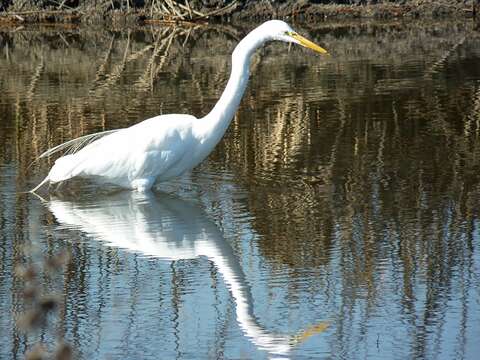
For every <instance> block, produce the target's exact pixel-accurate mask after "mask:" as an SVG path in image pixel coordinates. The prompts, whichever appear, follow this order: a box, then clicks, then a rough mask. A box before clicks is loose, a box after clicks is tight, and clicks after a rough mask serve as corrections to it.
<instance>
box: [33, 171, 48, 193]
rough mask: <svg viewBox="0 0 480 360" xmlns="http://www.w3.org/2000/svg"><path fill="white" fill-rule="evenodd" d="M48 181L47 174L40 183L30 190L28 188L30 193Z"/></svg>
mask: <svg viewBox="0 0 480 360" xmlns="http://www.w3.org/2000/svg"><path fill="white" fill-rule="evenodd" d="M48 181H50V178H49V175H47V176H46V177H45V179H43V180H42V182H41V183H40V184H38V185H37V186H35V187H34V188H33V189H32V190H30V192H31V193H35V192H36V191H37V190H38V189H40V188H41V187H42V186H43V185H44V184H46V183H47V182H48Z"/></svg>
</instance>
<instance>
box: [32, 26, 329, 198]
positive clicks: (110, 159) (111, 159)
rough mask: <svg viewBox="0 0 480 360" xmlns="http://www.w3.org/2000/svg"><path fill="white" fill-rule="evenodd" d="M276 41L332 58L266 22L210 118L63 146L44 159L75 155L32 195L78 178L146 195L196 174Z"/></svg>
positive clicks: (236, 62) (238, 56) (172, 120)
mask: <svg viewBox="0 0 480 360" xmlns="http://www.w3.org/2000/svg"><path fill="white" fill-rule="evenodd" d="M272 40H279V41H284V42H288V43H295V44H299V45H301V46H304V47H307V48H310V49H312V50H315V51H317V52H319V53H322V54H326V53H327V51H326V50H325V49H323V48H322V47H320V46H318V45H316V44H314V43H313V42H311V41H309V40H307V39H305V38H304V37H302V36H300V35H299V34H298V33H296V32H295V31H293V29H292V28H291V27H290V26H289V25H288V24H286V23H285V22H283V21H280V20H271V21H267V22H265V23H264V24H262V25H260V26H259V27H257V28H256V29H254V30H252V31H251V32H250V33H249V34H248V35H247V36H246V37H245V38H244V39H242V41H240V43H239V44H238V45H237V46H236V47H235V50H234V51H233V53H232V70H231V74H230V78H229V80H228V83H227V86H226V88H225V90H224V91H223V93H222V96H221V97H220V99H219V100H218V102H217V103H216V105H215V107H214V108H213V109H212V111H210V113H208V114H207V115H206V116H204V117H203V118H200V119H197V118H195V117H194V116H192V115H187V114H169V115H160V116H156V117H153V118H151V119H147V120H144V121H142V122H140V123H138V124H136V125H133V126H131V127H129V128H124V129H117V130H110V131H104V132H100V133H95V134H91V135H86V136H82V137H80V138H77V139H74V140H70V141H68V142H66V143H64V144H61V145H58V146H56V147H54V148H52V149H50V150H48V151H46V152H44V153H43V154H42V155H40V158H42V157H46V156H49V155H51V154H54V153H56V152H58V151H61V150H65V149H72V148H73V149H74V151H73V152H72V153H70V154H67V155H64V156H62V157H60V158H59V159H57V160H56V162H55V164H54V165H53V167H52V168H51V170H50V172H49V173H48V175H47V176H46V177H45V179H44V180H43V181H42V182H41V183H40V184H39V185H38V186H36V187H35V188H34V189H32V190H31V192H35V191H36V190H38V189H39V188H40V187H41V186H42V185H43V184H46V183H47V182H49V183H51V184H53V183H59V182H63V181H66V180H69V179H72V178H74V177H80V178H87V179H91V180H96V181H99V182H104V183H110V184H114V185H117V186H120V187H123V188H128V189H133V190H137V191H140V192H144V191H148V190H150V189H151V187H152V186H153V185H154V183H155V182H160V181H166V180H169V179H171V178H174V177H176V176H179V175H182V174H183V173H185V172H186V171H188V170H191V169H192V168H194V167H195V166H197V165H198V164H199V163H200V162H202V161H203V160H204V159H205V158H206V157H207V156H208V155H209V154H210V152H211V151H212V150H213V148H214V147H215V145H217V143H218V142H219V141H220V139H221V138H222V136H223V134H224V133H225V131H226V129H227V128H228V126H229V124H230V122H231V120H232V118H233V116H234V114H235V112H236V110H237V108H238V106H239V104H240V100H241V98H242V96H243V93H244V92H245V88H246V86H247V82H248V77H249V67H250V60H251V57H252V55H253V53H254V52H255V50H256V49H258V48H259V47H260V46H262V45H263V44H264V43H266V42H267V41H272ZM85 144H87V145H86V146H84V145H85ZM79 148H81V149H80V150H78V149H79Z"/></svg>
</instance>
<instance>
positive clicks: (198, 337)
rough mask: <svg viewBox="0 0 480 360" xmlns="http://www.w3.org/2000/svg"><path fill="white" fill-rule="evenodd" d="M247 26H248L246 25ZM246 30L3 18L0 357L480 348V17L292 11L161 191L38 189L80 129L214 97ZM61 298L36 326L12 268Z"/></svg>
mask: <svg viewBox="0 0 480 360" xmlns="http://www.w3.org/2000/svg"><path fill="white" fill-rule="evenodd" d="M252 26H253V25H252ZM252 26H250V27H249V26H245V27H230V26H217V27H214V26H212V27H205V26H200V27H194V28H172V27H152V28H145V29H136V30H112V29H95V30H91V29H87V28H80V29H76V28H74V29H65V28H47V29H29V28H18V29H4V30H1V31H0V44H1V51H0V73H1V74H2V76H1V77H0V93H1V94H2V96H1V97H0V230H1V231H0V304H1V305H2V309H3V311H2V312H1V314H0V334H1V335H0V342H1V343H0V345H1V346H0V358H2V359H4V358H5V359H17V358H23V354H24V353H25V351H26V350H27V349H30V348H31V347H32V345H34V344H35V343H38V342H43V343H44V344H46V346H48V347H50V348H53V346H54V343H55V342H56V341H57V339H58V338H62V339H64V340H65V341H67V342H68V343H70V344H71V345H72V347H73V349H74V352H75V356H76V358H78V359H94V358H98V359H126V358H131V359H156V358H159V357H161V358H179V359H191V358H227V359H235V358H272V357H282V358H295V359H307V358H329V357H334V358H344V359H353V358H378V359H386V358H387V359H390V358H402V359H403V358H426V359H452V358H461V359H474V358H475V355H476V354H478V352H479V351H480V345H479V344H480V343H479V342H478V338H479V337H480V325H479V324H480V303H479V299H480V256H479V251H480V244H479V241H480V234H479V211H478V203H479V200H480V186H479V180H480V179H479V172H480V137H479V136H480V65H479V64H480V35H479V33H478V32H475V31H473V30H472V27H471V24H469V23H463V22H374V23H325V24H318V25H316V26H305V27H303V28H302V27H301V26H297V28H298V29H299V30H300V32H302V33H305V34H306V35H308V37H310V38H312V39H313V40H315V41H316V42H318V43H320V44H321V45H322V46H324V47H325V48H327V49H329V50H330V51H331V53H332V56H331V57H329V58H322V57H319V56H317V55H316V54H314V53H312V52H309V51H307V50H305V49H301V48H296V47H292V48H291V49H288V46H286V45H284V44H270V45H268V46H266V47H265V48H264V49H262V50H260V51H259V52H258V54H257V55H256V57H255V59H254V61H253V66H252V76H251V81H250V84H249V87H248V90H247V92H246V94H245V97H244V100H243V102H242V105H241V107H240V109H239V112H238V114H237V116H236V117H235V119H234V120H233V122H232V124H231V126H230V128H229V130H228V132H227V134H226V135H225V138H224V140H223V141H222V142H221V143H220V144H219V146H218V147H217V148H216V149H215V151H214V153H213V154H212V155H211V156H210V157H209V158H208V159H207V160H206V161H205V162H204V163H203V164H201V165H200V166H199V167H198V168H197V169H195V170H194V171H193V172H192V174H188V175H186V176H184V177H182V178H181V179H178V180H176V181H172V182H171V183H167V184H162V185H161V186H160V187H159V188H158V189H157V190H156V191H155V192H154V193H153V194H147V195H138V194H133V193H130V192H115V193H107V192H105V191H98V190H96V189H93V188H91V187H78V186H76V185H75V184H73V185H72V186H71V187H70V188H67V189H65V190H62V191H60V192H58V193H57V194H56V195H55V196H51V197H50V196H47V195H46V194H43V195H44V196H45V201H42V200H40V199H38V198H36V197H34V196H31V195H27V194H25V193H23V192H24V191H25V190H28V189H29V188H31V187H33V186H34V185H35V184H36V183H38V182H39V181H40V180H41V179H42V177H43V176H44V175H45V174H46V173H47V171H48V168H49V166H51V164H52V162H53V160H54V159H50V160H48V161H43V162H37V163H34V164H33V165H31V163H32V161H33V160H34V159H35V158H36V157H37V156H38V155H39V154H41V153H42V152H43V151H45V150H46V149H48V148H50V147H52V146H55V145H57V144H59V143H61V142H63V141H67V140H69V139H72V138H74V137H76V136H80V135H84V134H88V133H91V132H95V131H101V130H107V129H113V128H118V127H126V126H129V125H132V124H135V123H137V122H139V121H141V120H143V119H145V118H148V117H150V116H153V115H156V114H160V113H171V112H177V113H178V112H180V113H191V114H194V115H197V116H202V115H204V114H206V113H207V112H208V111H209V110H210V109H211V108H212V106H213V104H214V103H215V101H216V100H217V98H218V97H219V95H220V93H221V91H222V89H223V87H224V85H225V83H226V80H227V79H228V73H229V54H230V53H231V51H232V49H233V47H234V46H235V44H236V43H237V42H238V40H239V39H240V38H241V37H242V36H243V35H244V34H245V32H246V31H247V30H248V29H250V28H251V27H252ZM64 250H68V251H69V252H70V253H71V255H72V258H71V261H70V263H69V264H68V265H67V266H66V267H65V269H64V271H63V272H60V273H58V274H54V275H48V274H44V275H42V276H41V277H40V279H39V286H40V287H41V288H42V291H43V292H49V293H55V294H58V295H59V296H60V306H59V309H58V311H57V313H56V315H55V316H52V317H51V318H49V321H48V323H47V324H46V325H45V326H42V327H40V328H39V329H37V330H33V331H29V332H27V333H25V332H24V331H23V330H22V329H20V328H19V326H17V325H16V322H15V319H16V318H17V317H18V316H19V315H20V314H21V313H22V312H23V311H24V309H25V308H28V306H29V305H28V303H27V304H26V303H25V299H24V288H25V282H24V279H23V278H22V277H20V276H19V274H18V272H15V267H16V265H19V264H25V263H29V262H34V263H35V264H37V265H38V266H40V265H41V263H42V259H43V258H44V257H45V256H48V255H51V254H56V253H58V252H61V251H64Z"/></svg>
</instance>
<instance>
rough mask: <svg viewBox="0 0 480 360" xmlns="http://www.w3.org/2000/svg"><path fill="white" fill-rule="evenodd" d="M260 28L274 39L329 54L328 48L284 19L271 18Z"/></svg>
mask: <svg viewBox="0 0 480 360" xmlns="http://www.w3.org/2000/svg"><path fill="white" fill-rule="evenodd" d="M260 28H261V29H262V32H263V33H264V34H265V35H266V36H268V37H269V38H270V39H272V40H279V41H284V42H288V43H294V44H298V45H301V46H303V47H306V48H309V49H312V50H314V51H316V52H318V53H320V54H328V52H327V50H325V49H324V48H322V47H321V46H319V45H317V44H315V43H313V42H311V41H310V40H307V39H305V38H304V37H303V36H301V35H299V34H298V33H297V32H296V31H294V30H293V29H292V28H291V27H290V25H288V24H287V23H286V22H284V21H281V20H270V21H267V22H265V23H264V24H262V25H261V26H260Z"/></svg>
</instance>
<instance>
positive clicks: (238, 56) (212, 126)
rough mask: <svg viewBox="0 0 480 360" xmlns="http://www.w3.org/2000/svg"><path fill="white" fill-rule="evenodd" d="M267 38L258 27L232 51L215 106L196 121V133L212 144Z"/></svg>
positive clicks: (234, 106) (227, 122)
mask: <svg viewBox="0 0 480 360" xmlns="http://www.w3.org/2000/svg"><path fill="white" fill-rule="evenodd" d="M268 39H269V38H268V36H265V35H264V33H263V32H262V31H260V29H259V28H257V29H255V30H253V31H251V32H250V33H249V34H248V35H247V36H246V37H245V38H244V39H243V40H242V41H240V43H239V44H238V45H237V46H236V48H235V50H234V51H233V53H232V71H231V73H230V78H229V80H228V83H227V86H226V87H225V90H224V91H223V93H222V96H221V97H220V99H219V100H218V102H217V103H216V104H215V107H214V108H213V109H212V111H210V113H208V114H207V115H206V116H205V117H203V118H202V119H200V120H199V121H198V126H199V127H198V133H199V134H200V135H201V136H202V137H203V138H204V139H205V140H208V142H211V143H212V144H216V143H218V141H220V139H221V138H222V136H223V134H224V133H225V131H226V130H227V128H228V126H229V125H230V122H231V121H232V119H233V116H234V115H235V112H236V111H237V109H238V106H239V105H240V101H241V100H242V96H243V94H244V92H245V89H246V87H247V83H248V77H249V68H250V60H251V57H252V55H253V53H254V52H255V50H256V49H258V48H259V47H260V46H261V45H262V44H263V43H264V42H265V41H267V40H268Z"/></svg>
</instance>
